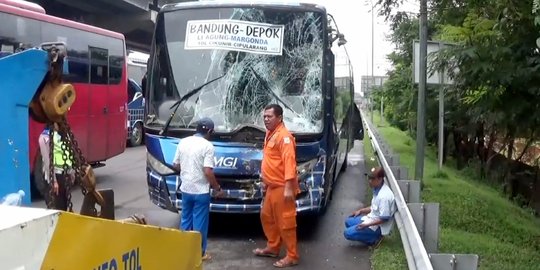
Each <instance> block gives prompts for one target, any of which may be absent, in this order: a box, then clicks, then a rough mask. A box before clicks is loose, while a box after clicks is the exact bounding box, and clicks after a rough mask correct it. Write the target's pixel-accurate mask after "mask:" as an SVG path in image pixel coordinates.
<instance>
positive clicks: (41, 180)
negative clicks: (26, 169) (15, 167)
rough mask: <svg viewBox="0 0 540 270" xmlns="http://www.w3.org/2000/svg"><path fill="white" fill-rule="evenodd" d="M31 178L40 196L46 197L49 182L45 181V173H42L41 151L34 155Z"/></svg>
mask: <svg viewBox="0 0 540 270" xmlns="http://www.w3.org/2000/svg"><path fill="white" fill-rule="evenodd" d="M31 179H32V185H33V186H34V188H35V191H37V192H38V193H39V195H40V196H41V198H46V197H45V196H46V195H47V192H48V189H49V184H48V183H47V181H45V175H44V174H43V160H42V159H41V153H39V152H38V153H37V155H36V160H35V162H34V171H33V172H32V177H31ZM36 195H37V194H36Z"/></svg>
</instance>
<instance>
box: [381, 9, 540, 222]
mask: <svg viewBox="0 0 540 270" xmlns="http://www.w3.org/2000/svg"><path fill="white" fill-rule="evenodd" d="M398 2H400V1H396V0H379V1H378V5H379V7H380V14H381V15H384V16H386V18H387V21H388V22H389V23H390V25H391V34H390V35H389V39H390V41H391V42H393V43H394V44H395V46H396V48H395V50H394V52H392V53H391V54H389V55H388V56H387V57H388V59H389V60H390V62H391V63H392V65H393V69H392V70H391V71H390V72H389V73H388V76H389V79H388V81H387V82H386V83H385V85H384V87H383V89H382V91H377V92H375V93H374V94H373V95H374V101H375V102H374V104H379V101H380V99H381V98H382V99H383V100H384V104H385V107H384V116H385V118H386V120H387V121H388V122H389V123H391V124H392V125H394V126H397V127H399V128H400V129H402V130H406V131H408V132H409V133H410V134H411V136H413V137H414V136H415V134H414V133H415V130H416V113H417V110H416V100H417V96H418V92H417V91H418V87H417V86H416V85H415V84H414V83H413V77H412V75H413V71H412V68H413V42H414V41H415V40H418V39H419V20H418V14H411V13H405V12H395V10H396V7H397V6H398V5H399V3H398ZM538 2H539V1H537V0H534V1H533V0H437V1H428V40H433V41H442V42H445V43H449V44H451V46H449V47H448V48H446V49H444V50H442V51H440V52H439V53H437V54H435V55H431V56H430V57H429V59H430V62H431V63H432V64H430V65H429V68H428V74H430V73H432V72H434V71H435V70H439V69H441V68H442V67H444V68H446V69H447V70H449V75H450V77H451V78H452V79H453V82H454V83H453V84H452V85H447V86H444V88H445V89H444V90H445V115H444V117H445V130H444V142H445V148H444V149H445V151H444V152H445V153H444V161H445V163H448V161H449V160H451V161H452V162H453V163H452V164H454V163H455V166H457V167H458V168H459V169H465V168H468V169H469V170H473V171H474V172H475V174H477V176H478V177H479V178H480V179H482V180H485V181H487V182H489V183H491V184H494V185H496V186H497V187H499V188H500V190H501V191H502V192H504V194H505V195H506V196H507V197H508V198H510V199H513V200H516V201H517V202H518V203H519V204H521V205H522V206H526V207H531V208H534V209H536V211H537V212H540V180H539V179H540V171H539V162H540V144H539V143H538V142H539V137H540V126H539V124H540V110H538V108H539V107H540V50H539V45H540V39H539V37H540V31H539V30H540V3H538ZM437 87H440V86H428V89H427V91H426V139H427V143H428V144H431V145H436V144H437V136H438V135H437V132H438V129H437V127H438V88H437ZM454 161H455V162H454Z"/></svg>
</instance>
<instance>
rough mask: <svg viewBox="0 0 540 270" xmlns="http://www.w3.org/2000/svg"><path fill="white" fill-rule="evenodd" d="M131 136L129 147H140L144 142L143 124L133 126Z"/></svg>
mask: <svg viewBox="0 0 540 270" xmlns="http://www.w3.org/2000/svg"><path fill="white" fill-rule="evenodd" d="M130 135H131V136H129V145H131V146H139V145H141V144H142V142H143V127H142V124H141V122H138V123H136V124H135V126H133V129H132V130H131V134H130Z"/></svg>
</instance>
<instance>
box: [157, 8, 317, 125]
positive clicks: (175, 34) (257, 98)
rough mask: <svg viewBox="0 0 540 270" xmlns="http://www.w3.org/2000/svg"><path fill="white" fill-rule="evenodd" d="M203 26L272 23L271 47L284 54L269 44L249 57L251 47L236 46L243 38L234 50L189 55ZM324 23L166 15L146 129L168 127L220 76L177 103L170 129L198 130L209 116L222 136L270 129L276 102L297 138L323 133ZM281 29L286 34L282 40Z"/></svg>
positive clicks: (214, 13)
mask: <svg viewBox="0 0 540 270" xmlns="http://www.w3.org/2000/svg"><path fill="white" fill-rule="evenodd" d="M201 21H213V22H220V21H221V22H223V23H229V22H232V23H233V24H234V23H235V22H245V23H247V24H250V23H251V24H253V25H263V26H264V25H267V27H268V28H272V29H274V30H273V31H270V30H268V32H270V33H273V34H274V36H275V37H279V39H277V41H276V39H274V40H270V43H272V44H279V42H281V48H280V50H279V54H277V53H276V50H275V49H276V48H277V47H276V48H274V47H271V48H270V47H268V46H271V45H268V46H267V47H264V46H265V44H268V42H266V41H264V40H263V41H264V42H259V43H260V44H258V43H257V42H255V45H254V46H253V47H252V48H251V49H253V51H251V52H248V51H246V47H245V46H244V47H241V46H237V47H235V46H234V44H237V43H235V40H239V39H238V38H236V39H235V38H233V40H232V41H231V42H229V43H228V45H230V46H228V47H227V46H221V47H220V46H219V45H220V44H217V43H215V44H217V45H216V46H214V47H213V48H206V47H200V48H189V49H186V46H187V44H186V37H187V36H189V31H190V30H189V27H188V24H198V23H199V25H200V24H201V23H200V22H201ZM323 23H324V20H323V13H318V12H311V11H310V12H300V11H288V10H284V9H279V10H278V9H265V8H202V9H192V10H177V11H173V12H167V13H165V14H164V17H163V18H161V19H160V20H158V26H157V31H156V41H155V42H156V44H155V49H154V50H155V53H154V55H153V57H154V60H153V61H154V63H153V71H152V78H151V85H150V89H152V90H151V93H150V107H149V120H147V121H149V122H147V124H151V125H158V126H160V125H164V124H165V122H166V121H167V119H168V118H169V117H170V115H171V113H172V111H173V110H174V109H175V108H174V106H172V105H174V104H175V102H177V101H178V100H179V99H180V98H182V97H183V96H184V95H186V94H187V93H188V92H190V90H192V89H194V88H197V87H199V86H201V85H203V84H205V83H206V82H209V81H211V80H213V79H216V78H219V79H217V80H215V81H213V82H211V83H209V84H208V85H206V86H204V87H203V88H202V89H201V90H200V91H198V92H197V93H196V94H194V95H193V96H191V97H190V98H188V99H187V100H186V101H183V102H182V103H181V104H180V105H179V108H178V110H177V112H176V114H175V116H174V117H173V119H172V121H171V123H170V128H171V129H175V128H177V129H178V128H193V127H194V126H195V122H196V121H197V120H198V119H200V118H202V117H210V118H211V119H213V120H214V122H215V131H216V132H224V133H227V132H234V131H235V130H239V129H240V128H242V127H245V126H251V127H255V128H258V129H261V130H264V123H263V119H262V113H263V110H264V107H265V106H266V105H268V104H270V103H278V104H280V105H281V106H282V107H283V108H284V121H285V125H286V126H287V128H288V129H289V130H290V131H291V132H295V133H302V134H305V133H307V134H309V133H320V132H321V131H322V128H323V115H324V114H323V106H322V104H323V91H322V85H323V84H322V75H323V69H322V66H323V50H324V40H323ZM208 29H210V28H208ZM208 29H207V30H208ZM275 29H282V30H281V31H282V32H281V34H282V35H280V34H279V30H275ZM260 32H264V31H260ZM203 34H208V33H207V32H206V33H203ZM259 35H262V34H261V33H259ZM190 38H194V36H191V37H190ZM229 41H230V40H229ZM255 41H257V40H255ZM265 42H266V43H265ZM188 43H189V42H188ZM221 45H223V44H221ZM188 47H189V46H188ZM247 49H250V48H247ZM267 49H273V50H274V51H273V52H268V51H265V50H267Z"/></svg>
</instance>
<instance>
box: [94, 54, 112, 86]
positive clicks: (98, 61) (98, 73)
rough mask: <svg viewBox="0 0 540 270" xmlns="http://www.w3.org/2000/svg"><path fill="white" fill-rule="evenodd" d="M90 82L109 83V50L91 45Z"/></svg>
mask: <svg viewBox="0 0 540 270" xmlns="http://www.w3.org/2000/svg"><path fill="white" fill-rule="evenodd" d="M89 51H90V83H91V84H108V83H109V69H108V67H109V62H108V61H109V52H108V50H106V49H101V48H96V47H90V48H89Z"/></svg>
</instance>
